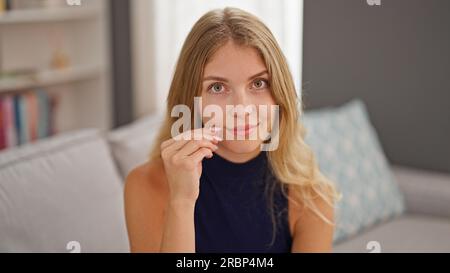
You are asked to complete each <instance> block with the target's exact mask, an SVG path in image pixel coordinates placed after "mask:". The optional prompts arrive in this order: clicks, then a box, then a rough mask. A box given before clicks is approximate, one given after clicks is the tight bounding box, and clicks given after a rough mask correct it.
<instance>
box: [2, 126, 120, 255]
mask: <svg viewBox="0 0 450 273" xmlns="http://www.w3.org/2000/svg"><path fill="white" fill-rule="evenodd" d="M71 241H76V242H78V243H79V244H80V247H81V252H126V251H128V249H129V248H128V240H127V234H126V227H125V220H124V212H123V190H122V183H121V178H120V176H119V174H118V172H117V170H116V168H115V165H114V162H113V160H112V156H111V155H110V150H109V148H108V146H107V143H106V141H105V140H104V138H103V137H102V135H101V134H100V133H99V131H97V130H84V131H79V132H75V133H69V134H63V135H59V136H56V137H53V138H50V139H46V140H42V141H39V142H38V143H35V144H29V145H25V146H23V147H19V148H14V149H11V150H8V151H6V152H2V153H0V242H1V243H0V251H1V252H68V250H67V249H66V247H67V245H68V243H69V242H71Z"/></svg>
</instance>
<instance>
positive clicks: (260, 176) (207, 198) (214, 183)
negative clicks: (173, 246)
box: [194, 152, 292, 253]
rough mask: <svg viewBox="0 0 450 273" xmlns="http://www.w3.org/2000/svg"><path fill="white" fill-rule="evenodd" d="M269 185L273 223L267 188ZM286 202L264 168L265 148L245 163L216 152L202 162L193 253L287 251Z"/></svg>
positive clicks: (278, 187) (288, 246)
mask: <svg viewBox="0 0 450 273" xmlns="http://www.w3.org/2000/svg"><path fill="white" fill-rule="evenodd" d="M270 187H274V188H275V191H274V194H273V202H274V204H275V206H274V208H273V215H274V217H275V218H274V219H275V221H276V223H277V226H276V229H275V230H276V235H275V237H273V235H274V233H273V222H272V216H271V215H272V213H271V211H270V209H269V208H270V206H269V205H268V202H267V201H268V199H269V198H271V197H269V196H270V194H269V195H267V194H266V189H267V188H270ZM269 192H270V191H269ZM287 204H288V201H287V199H286V197H285V196H284V195H283V193H282V191H281V186H280V183H278V182H276V180H275V179H274V176H273V175H272V172H270V170H269V165H268V161H267V155H266V152H260V153H259V155H258V156H256V157H255V158H253V159H251V160H250V161H247V162H245V163H233V162H230V161H228V160H226V159H224V158H222V157H220V156H219V155H218V154H216V153H214V156H213V157H212V158H210V159H207V158H205V159H204V160H203V161H202V176H201V178H200V194H199V197H198V199H197V203H196V205H195V213H194V223H195V248H196V252H199V253H209V252H216V253H217V252H222V253H227V252H228V253H229V252H236V253H264V252H266V253H279V252H290V251H291V244H292V238H291V235H290V231H289V221H288V206H287Z"/></svg>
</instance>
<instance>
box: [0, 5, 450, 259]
mask: <svg viewBox="0 0 450 273" xmlns="http://www.w3.org/2000/svg"><path fill="white" fill-rule="evenodd" d="M226 6H234V7H239V8H242V9H244V10H247V11H249V12H251V13H253V14H255V15H257V16H258V17H259V18H260V19H261V20H262V21H263V22H265V23H266V24H267V25H268V27H269V28H270V29H271V30H272V32H273V34H274V35H275V37H276V38H277V41H278V42H279V44H280V46H281V48H282V50H283V52H284V54H285V56H286V58H287V60H288V63H289V66H290V69H291V72H292V74H293V78H294V81H295V84H296V87H297V92H298V93H299V94H300V95H301V96H302V99H303V104H304V107H305V110H306V112H307V113H308V112H311V113H314V112H315V110H320V109H331V108H333V107H334V108H335V107H339V106H341V105H344V104H345V103H347V102H349V101H352V100H355V99H357V100H359V101H361V102H363V104H364V105H365V109H366V110H365V111H367V117H368V118H369V120H370V124H371V125H370V126H373V129H374V131H375V132H376V141H378V140H379V145H380V151H381V152H380V153H379V155H380V156H378V157H375V160H372V158H370V157H368V156H367V153H364V152H365V151H364V150H362V151H363V152H362V153H361V154H362V156H363V157H364V158H365V159H367V160H368V163H367V164H368V166H369V167H367V168H369V169H370V168H371V167H370V166H371V164H372V163H373V164H374V166H375V165H376V166H378V165H377V163H376V161H377V159H380V158H381V159H383V160H386V162H385V163H386V164H388V165H386V166H384V165H382V164H381V163H380V164H381V165H380V166H384V167H386V168H385V169H389V168H390V167H389V168H388V167H387V166H398V165H401V166H402V167H405V168H407V169H413V170H414V171H412V172H408V173H404V172H400V176H401V177H403V179H404V180H407V181H409V180H414V178H417V177H420V179H419V181H417V183H416V184H414V186H413V188H414V189H411V185H412V182H411V183H410V184H408V183H407V184H408V185H407V186H406V188H405V184H402V183H400V189H401V190H402V192H403V198H405V199H406V203H407V204H406V206H407V210H408V209H409V210H411V208H413V209H417V211H416V212H421V213H423V214H427V215H428V214H429V215H435V216H436V215H438V216H439V217H440V218H439V219H440V220H439V221H443V222H442V223H441V222H439V223H440V224H442V225H440V224H436V223H434V222H433V223H432V224H431V225H433V226H432V227H429V226H426V227H424V226H423V225H421V224H420V223H422V222H420V221H419V222H420V223H419V224H418V223H411V222H406V223H405V222H401V223H400V224H399V225H398V226H395V227H391V228H390V229H389V228H388V230H387V232H382V234H383V236H384V237H383V236H381V235H380V238H381V237H383V238H390V237H389V236H388V237H385V235H386V234H401V230H402V229H404V228H406V229H408V227H410V226H411V225H412V226H415V227H417V229H415V231H417V234H421V233H424V232H428V233H430V232H431V231H434V233H435V234H441V235H440V236H441V237H442V236H444V235H445V234H446V235H448V231H450V220H449V218H450V211H449V210H448V208H449V207H450V179H449V177H450V174H449V173H450V145H449V143H448V142H449V139H450V77H449V75H450V50H449V49H450V1H447V0H379V1H377V0H343V1H334V0H304V1H301V0H298V1H296V0H240V1H238V0H208V1H206V0H129V1H124V0H79V1H77V0H0V150H1V151H0V167H2V170H3V171H2V170H0V177H1V178H2V179H3V181H0V182H2V183H6V182H7V181H6V180H8V179H10V178H11V177H12V178H11V179H16V178H17V176H15V175H16V174H15V173H14V172H13V175H12V176H10V175H11V173H9V172H10V169H11V167H10V166H11V165H12V164H13V163H11V162H22V160H23V158H25V157H23V155H24V154H29V153H31V154H35V153H36V150H46V149H47V148H46V147H45V145H50V144H49V143H50V142H48V143H47V144H39V143H41V142H40V140H43V139H45V140H49V139H51V138H50V137H51V136H55V135H60V134H64V135H65V136H66V137H67V135H68V134H69V135H70V134H76V132H79V131H80V130H84V129H86V128H95V129H99V130H101V131H102V132H104V133H107V132H112V133H113V134H114V135H113V136H109V138H108V141H112V144H111V142H108V144H111V145H112V153H113V154H114V156H115V158H114V160H115V161H114V162H116V163H117V162H118V163H117V164H118V165H119V169H120V175H121V177H120V178H119V179H118V180H122V181H123V179H124V177H125V176H126V174H127V173H128V172H129V171H130V170H131V169H132V168H133V167H135V166H136V165H137V164H138V163H142V161H143V160H144V159H145V156H146V153H147V151H148V147H146V148H145V149H142V146H141V144H139V145H138V144H133V145H135V146H133V147H132V148H130V147H131V146H127V145H122V146H120V145H119V146H120V147H119V146H117V145H116V144H117V143H114V141H117V140H118V139H120V140H121V141H122V140H127V139H128V140H130V139H132V137H131V135H130V134H129V133H128V132H127V133H125V132H124V129H123V128H135V127H136V122H137V124H138V125H139V124H141V125H142V124H143V123H142V121H144V123H145V122H146V123H145V124H146V126H147V127H145V128H146V129H145V130H143V131H141V134H142V132H144V134H143V136H141V138H142V139H143V138H149V137H147V134H148V133H150V131H152V132H154V131H156V129H155V126H154V125H152V127H149V126H148V124H150V123H149V122H150V121H149V120H152V122H153V119H154V118H153V117H155V116H158V115H159V114H161V113H163V111H164V110H165V109H164V108H165V97H166V95H167V91H168V88H169V85H170V81H171V77H172V73H173V70H174V66H175V63H176V60H177V57H178V54H179V51H180V49H181V46H182V43H183V41H184V39H185V37H186V35H187V33H188V32H189V30H190V28H191V27H192V25H193V24H194V23H195V21H196V20H197V19H198V18H199V17H200V16H201V15H203V14H204V13H205V12H207V11H209V10H210V9H213V8H220V7H226ZM341 114H342V113H341ZM334 115H335V116H337V115H338V114H337V113H335V114H334ZM311 120H313V121H315V119H311ZM311 120H310V124H312V125H311V131H312V135H313V136H314V132H317V131H316V130H315V129H314V128H313V127H314V124H319V123H321V121H320V122H319V121H317V122H312V121H311ZM330 120H331V119H330ZM152 124H154V123H152ZM330 124H331V125H330V126H331V127H333V126H335V127H336V126H337V125H336V123H334V122H331V121H330ZM141 125H139V126H141ZM130 126H131V127H130ZM322 127H323V126H322ZM355 128H356V129H357V130H362V129H361V127H355ZM371 128H372V127H371ZM322 129H323V128H322ZM133 130H134V129H133ZM319 130H321V129H320V128H319ZM344 131H345V132H347V131H348V130H347V129H345V130H343V129H342V130H341V133H342V132H344ZM114 132H116V133H114ZM333 132H334V131H325V132H324V133H323V137H324V141H327V138H328V139H338V138H339V137H343V138H345V137H346V136H343V135H340V136H336V135H333ZM134 135H135V134H134ZM355 136H356V137H358V131H356V132H355ZM68 138H69V139H70V137H68ZM316 139H319V138H316ZM346 139H347V142H348V139H350V138H348V137H347V138H346ZM50 141H53V140H50ZM59 141H61V140H59ZM312 142H313V141H312ZM135 143H140V142H135ZM34 144H38V146H36V147H38V148H36V147H35V146H33V145H34ZM122 144H123V143H122ZM147 144H148V143H147ZM39 145H40V146H39ZM51 145H53V144H51ZM51 145H50V146H51ZM114 145H115V146H114ZM336 145H338V146H339V145H340V144H339V143H338V144H336ZM348 145H351V144H348ZM313 146H314V145H313ZM318 146H319V147H320V146H321V144H318ZM344 146H345V145H344ZM21 147H23V148H24V150H21V149H20V148H21ZM52 147H53V146H52ZM95 147H99V145H97V146H95ZM117 147H119V149H116V148H117ZM345 147H347V146H345ZM345 147H344V148H345ZM347 148H348V147H347ZM132 149H135V150H140V151H139V152H140V154H139V156H138V157H133V155H131V154H130V151H131V150H132ZM330 149H338V147H334V148H333V147H331V148H330ZM347 150H348V149H347ZM91 151H92V150H91ZM327 153H330V152H329V151H328V152H327V151H325V154H327ZM318 154H319V161H320V163H321V164H322V166H323V167H324V168H325V170H326V169H327V167H326V166H325V165H326V164H327V162H328V161H327V159H322V161H321V160H320V158H321V154H320V152H319V151H318ZM117 155H121V156H122V158H117ZM124 155H125V157H127V158H126V159H124V158H123V157H124ZM344 157H345V156H344ZM11 158H12V159H11ZM130 158H133V159H132V160H131V161H130ZM136 158H137V159H136ZM338 159H339V158H338ZM46 160H48V159H46ZM383 160H381V162H382V163H383V162H384V161H383ZM2 162H3V163H2ZM67 162H70V164H73V166H75V167H73V168H74V169H76V168H78V169H79V170H80V173H82V171H81V170H82V169H83V167H77V166H76V164H75V163H76V160H75V159H70V160H68V161H67ZM74 162H75V163H74ZM124 162H126V163H124ZM130 162H131V163H130ZM330 162H331V161H330ZM2 164H3V165H2ZM14 164H16V163H14ZM336 164H337V163H336ZM383 164H384V163H383ZM124 165H125V166H124ZM48 166H50V167H49V169H48V170H47V171H48V172H49V173H50V174H49V175H50V176H51V175H53V174H54V173H56V172H57V171H56V170H57V168H56V167H54V166H53V165H51V164H50V165H48V164H47V165H45V167H46V168H47V167H48ZM52 166H53V167H52ZM335 166H338V165H335ZM85 167H86V168H87V166H85ZM17 168H19V167H17ZM20 168H21V167H20ZM20 168H19V169H18V171H17V172H18V173H20V174H24V176H23V181H28V180H29V178H30V177H32V176H33V175H32V173H33V172H31V171H28V169H27V171H23V170H22V169H20ZM375 168H376V167H374V169H375ZM355 169H357V170H356V171H354V170H352V169H349V170H348V171H345V174H346V175H347V176H350V177H353V178H355V172H356V173H357V174H359V175H361V174H363V173H364V172H363V171H361V170H365V169H364V168H362V167H361V168H359V167H355ZM59 170H62V171H60V173H58V175H62V176H61V177H67V176H70V175H69V170H70V169H67V170H66V169H64V168H62V167H61V168H60V169H59ZM64 170H66V171H64ZM86 170H89V169H86ZM383 170H384V169H383ZM1 172H4V176H2V175H1ZM27 172H28V173H27ZM424 173H425V174H427V175H428V174H430V176H427V175H425V176H424ZM58 175H57V176H58ZM330 175H331V174H330ZM75 176H76V175H75ZM337 176H339V175H337ZM58 177H59V176H58ZM361 177H363V176H360V178H361ZM52 179H55V178H45V179H44V180H45V181H51V180H52ZM93 179H94V178H86V181H92V180H93ZM336 179H338V180H339V179H342V180H344V179H345V177H344V178H342V177H341V178H339V177H338V178H336ZM361 179H362V180H364V178H361ZM424 181H437V182H435V183H432V182H429V183H431V184H427V183H422V182H424ZM24 183H25V182H24ZM389 185H390V184H389ZM402 185H403V186H402ZM48 186H49V187H50V188H52V187H54V186H52V184H51V183H50V184H49V185H48ZM3 189H8V188H7V186H4V185H3ZM25 189H27V188H25ZM388 189H390V188H389V186H386V187H385V188H384V190H388ZM23 190H24V189H17V190H15V191H14V194H17V198H21V197H22V196H23ZM75 192H78V191H75ZM368 192H369V193H368V194H369V195H370V194H373V193H371V192H370V191H368ZM55 194H61V192H59V193H55ZM12 195H13V193H11V192H8V190H4V194H3V195H0V196H9V197H8V198H5V199H4V200H3V201H4V202H6V204H8V206H10V205H11V204H10V203H8V202H9V200H14V199H13V198H12V197H11V196H12ZM62 196H65V195H64V194H62ZM364 196H365V195H364ZM364 196H363V195H361V196H359V198H362V199H364V198H366V197H364ZM369 197H370V196H369ZM382 197H383V196H381V198H382ZM30 198H31V199H33V198H36V199H33V200H35V201H36V202H37V203H42V200H41V199H39V198H38V197H36V196H33V197H30ZM366 199H367V198H366ZM369 199H370V198H369ZM433 199H434V200H438V203H433V204H431V203H430V200H433ZM5 200H7V201H5ZM74 200H76V201H77V202H81V200H79V199H74ZM411 200H415V201H417V200H418V202H416V203H414V204H415V205H411ZM0 201H2V200H1V199H0ZM3 201H2V202H3ZM114 202H117V200H116V201H114ZM408 202H409V203H408ZM421 202H422V203H421ZM358 204H359V203H357V202H356V203H354V204H353V205H354V206H358ZM120 206H121V203H120V202H119V205H118V207H119V209H118V211H121V207H120ZM427 206H428V207H429V208H430V209H429V210H428V209H425V210H422V211H421V208H423V207H427ZM19 207H20V206H19ZM55 207H56V205H55V206H53V207H52V206H49V207H47V210H45V209H42V210H41V211H47V214H48V215H50V214H51V215H56V214H52V212H51V210H50V209H49V208H52V209H54V208H55ZM12 208H14V209H12ZM21 208H22V209H23V208H24V207H21ZM25 208H26V206H25ZM16 211H17V207H14V206H13V205H11V213H13V214H14V213H15V212H16ZM88 211H90V210H88ZM399 211H402V210H399ZM399 211H397V212H396V213H397V214H398V212H399ZM366 212H367V211H366ZM92 213H94V212H92ZM111 213H112V212H111ZM396 213H393V214H392V213H391V214H392V215H394V214H396ZM388 214H389V213H388ZM388 214H386V215H388ZM391 214H389V215H391ZM48 215H47V216H48ZM77 215H78V214H77ZM78 216H79V215H78ZM120 217H122V216H120ZM361 217H362V216H361ZM0 219H2V218H1V217H0ZM3 219H5V218H3ZM21 219H22V218H21ZM23 219H25V218H23ZM23 219H22V220H23ZM30 219H31V220H35V219H34V218H30ZM120 219H122V218H120ZM380 219H384V220H385V218H383V217H381V218H380ZM443 219H444V220H443ZM31 220H30V221H31ZM375 220H376V219H375ZM375 220H373V221H375ZM23 221H24V220H23ZM90 221H91V220H90V219H86V220H85V223H89V222H90ZM118 221H119V222H120V221H121V222H120V224H118V225H119V226H120V227H121V228H119V229H121V230H122V231H121V232H122V233H123V219H122V220H118ZM356 221H359V222H358V223H356V224H355V225H352V226H350V227H347V230H353V231H352V232H349V234H354V233H355V232H356V230H360V229H361V226H370V225H371V224H373V223H372V222H370V221H372V220H370V221H369V222H370V224H367V223H365V224H363V222H364V221H363V220H362V218H357V220H356ZM414 221H415V220H414ZM430 221H431V220H430ZM430 221H429V220H426V221H425V223H431V222H432V221H431V222H430ZM19 222H20V221H19ZM20 223H21V222H20ZM62 225H63V224H62ZM436 225H437V226H436ZM355 226H356V227H355ZM13 228H17V226H16V227H14V224H11V222H8V223H6V224H5V223H4V222H3V224H2V223H0V239H2V240H3V242H5V240H6V239H5V238H12V237H11V236H10V233H8V232H7V231H8V229H13ZM36 229H37V230H39V229H43V228H42V227H41V226H39V227H36ZM5 230H6V231H5ZM50 230H51V229H49V232H50ZM392 230H397V233H395V232H391V231H392ZM436 230H439V232H438V231H436ZM35 231H36V230H35ZM78 231H79V232H80V234H84V233H83V232H81V227H80V230H78ZM27 232H28V233H27V234H32V232H31V231H27ZM442 232H444V233H442ZM445 232H447V233H445ZM14 234H15V233H14ZM8 236H9V237H8ZM30 236H31V235H30ZM80 236H84V235H80ZM372 237H377V236H375V235H373V236H372ZM413 237H415V235H414V234H412V235H411V236H410V237H408V238H413ZM441 237H436V238H432V239H433V240H435V241H432V239H429V238H428V239H425V240H426V242H431V243H430V244H429V248H428V249H429V250H433V249H441V250H446V251H450V241H449V242H442V241H441V240H440V238H441ZM449 237H450V236H447V238H449ZM62 238H64V240H66V239H67V238H66V237H64V236H62ZM108 238H109V237H107V238H105V240H106V241H108ZM366 239H367V238H364V240H366ZM369 239H370V238H369ZM369 239H367V240H369ZM390 239H392V240H394V239H393V238H390ZM390 239H389V240H390ZM2 240H0V243H1V242H2ZM11 240H13V239H11ZM67 240H68V239H67ZM92 240H94V239H92ZM367 240H366V241H367ZM380 240H381V239H380ZM439 241H441V245H439ZM14 242H16V241H14ZM12 245H14V243H12ZM26 245H27V243H26V242H24V243H23V244H22V245H21V246H26ZM42 245H45V244H42ZM42 245H39V244H33V247H30V248H27V247H23V248H20V247H19V248H15V247H11V248H9V247H5V245H4V247H1V245H0V250H17V249H19V250H35V251H39V250H48V249H52V250H55V249H58V248H52V247H48V248H46V247H42ZM100 245H102V244H100V243H97V244H94V243H92V245H91V246H90V247H91V250H93V251H97V250H118V249H123V247H122V246H123V245H121V246H120V247H117V246H112V247H111V248H109V249H108V248H106V249H105V248H101V247H98V246H100ZM418 245H423V243H422V242H417V244H416V245H411V246H410V247H411V249H416V248H414V247H415V246H418ZM60 246H61V244H59V245H58V247H60ZM396 246H398V245H396V244H394V245H393V248H392V249H393V250H395V249H396V248H395V247H396ZM352 247H354V249H356V248H357V249H358V250H361V249H363V250H365V245H364V246H360V245H358V246H357V245H355V244H351V245H347V247H346V248H343V249H346V250H349V249H350V250H351V249H352ZM408 247H409V246H408V245H403V248H400V249H403V250H405V249H408ZM416 250H420V248H417V249H416Z"/></svg>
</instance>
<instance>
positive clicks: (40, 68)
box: [0, 0, 112, 132]
mask: <svg viewBox="0 0 450 273" xmlns="http://www.w3.org/2000/svg"><path fill="white" fill-rule="evenodd" d="M56 1H57V0H56ZM64 5H65V0H61V5H59V6H61V7H48V8H38V9H36V8H34V9H26V10H13V11H8V12H5V13H2V14H0V70H1V71H6V72H10V71H12V72H14V71H17V70H25V71H33V73H29V74H21V75H20V76H14V77H3V78H0V96H2V95H5V94H14V93H17V94H19V93H20V92H23V91H28V90H33V89H43V90H46V91H47V92H48V93H49V94H55V95H56V96H57V97H58V106H57V108H56V127H57V130H58V132H65V131H73V130H77V129H82V128H88V127H89V128H92V127H95V128H100V129H105V130H107V129H110V128H111V125H112V120H111V116H112V115H111V111H112V109H111V105H112V103H111V101H112V90H111V83H110V77H111V76H110V69H109V67H110V63H111V61H110V39H109V31H110V30H109V1H108V0H89V1H82V6H81V7H79V6H64ZM60 49H63V50H64V53H65V54H66V55H67V56H68V57H69V63H70V65H69V66H68V67H67V68H63V69H54V68H51V65H50V63H51V59H52V56H53V54H54V52H55V50H60Z"/></svg>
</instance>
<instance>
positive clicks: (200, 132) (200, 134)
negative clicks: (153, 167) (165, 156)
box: [161, 128, 215, 150]
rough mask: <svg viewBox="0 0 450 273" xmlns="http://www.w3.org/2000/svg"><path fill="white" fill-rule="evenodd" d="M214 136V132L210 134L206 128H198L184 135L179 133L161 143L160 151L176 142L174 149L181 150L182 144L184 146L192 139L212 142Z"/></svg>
mask: <svg viewBox="0 0 450 273" xmlns="http://www.w3.org/2000/svg"><path fill="white" fill-rule="evenodd" d="M214 134H215V132H212V131H211V130H210V129H206V128H199V129H195V130H191V131H186V132H184V133H181V134H179V135H177V136H175V137H173V138H170V139H168V140H166V141H164V142H162V143H161V150H164V149H165V148H167V147H168V146H170V145H172V144H174V143H175V142H178V145H176V146H175V149H179V148H181V147H182V146H183V145H184V144H186V143H187V142H188V141H190V140H192V139H197V140H198V139H202V138H206V139H210V140H214Z"/></svg>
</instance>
